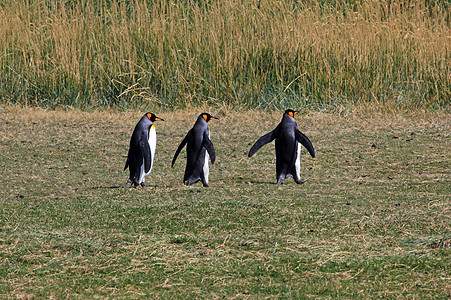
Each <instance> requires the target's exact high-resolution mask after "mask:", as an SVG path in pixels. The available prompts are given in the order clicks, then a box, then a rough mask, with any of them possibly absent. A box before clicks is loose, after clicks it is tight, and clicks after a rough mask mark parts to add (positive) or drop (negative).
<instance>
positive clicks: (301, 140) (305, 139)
mask: <svg viewBox="0 0 451 300" xmlns="http://www.w3.org/2000/svg"><path fill="white" fill-rule="evenodd" d="M296 140H297V141H298V142H299V143H301V144H302V145H303V146H304V147H305V148H307V150H308V152H309V153H310V155H311V156H312V157H315V149H314V148H313V144H312V142H310V140H309V138H308V137H307V136H306V135H305V134H303V133H302V132H300V131H299V130H296Z"/></svg>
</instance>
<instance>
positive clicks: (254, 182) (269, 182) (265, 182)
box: [244, 180, 277, 185]
mask: <svg viewBox="0 0 451 300" xmlns="http://www.w3.org/2000/svg"><path fill="white" fill-rule="evenodd" d="M244 184H262V185H277V183H275V182H273V181H254V180H251V181H245V182H244Z"/></svg>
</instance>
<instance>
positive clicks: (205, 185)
mask: <svg viewBox="0 0 451 300" xmlns="http://www.w3.org/2000/svg"><path fill="white" fill-rule="evenodd" d="M202 185H203V186H204V187H210V186H209V185H208V183H206V182H202Z"/></svg>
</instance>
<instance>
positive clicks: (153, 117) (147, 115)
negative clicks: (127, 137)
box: [146, 112, 164, 122]
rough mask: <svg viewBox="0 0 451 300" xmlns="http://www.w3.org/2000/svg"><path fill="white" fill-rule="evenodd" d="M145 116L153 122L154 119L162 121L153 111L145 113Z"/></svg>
mask: <svg viewBox="0 0 451 300" xmlns="http://www.w3.org/2000/svg"><path fill="white" fill-rule="evenodd" d="M146 117H147V118H148V119H149V120H150V121H151V122H155V121H164V120H163V119H162V118H159V117H157V115H155V114H153V113H149V112H148V113H146Z"/></svg>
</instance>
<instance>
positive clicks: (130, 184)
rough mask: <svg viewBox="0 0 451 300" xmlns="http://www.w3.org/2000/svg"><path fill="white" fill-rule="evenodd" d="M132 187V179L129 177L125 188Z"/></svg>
mask: <svg viewBox="0 0 451 300" xmlns="http://www.w3.org/2000/svg"><path fill="white" fill-rule="evenodd" d="M131 187H132V181H131V180H130V179H129V180H127V184H126V185H125V186H124V188H126V189H129V188H131Z"/></svg>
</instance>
